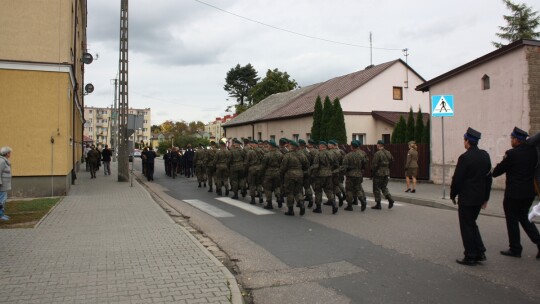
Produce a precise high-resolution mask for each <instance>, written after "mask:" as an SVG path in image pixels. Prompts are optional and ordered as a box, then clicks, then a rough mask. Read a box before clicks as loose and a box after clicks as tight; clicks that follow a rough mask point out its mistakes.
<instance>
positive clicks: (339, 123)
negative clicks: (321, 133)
mask: <svg viewBox="0 0 540 304" xmlns="http://www.w3.org/2000/svg"><path fill="white" fill-rule="evenodd" d="M331 130H332V133H330V134H332V135H333V138H332V139H335V140H336V141H337V142H338V143H340V144H347V128H346V127H345V116H344V115H343V109H342V108H341V103H340V102H339V98H337V97H336V99H334V113H333V115H332V129H331Z"/></svg>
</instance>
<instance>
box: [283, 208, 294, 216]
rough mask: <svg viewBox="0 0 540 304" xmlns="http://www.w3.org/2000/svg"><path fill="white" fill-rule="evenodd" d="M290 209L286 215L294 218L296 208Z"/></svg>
mask: <svg viewBox="0 0 540 304" xmlns="http://www.w3.org/2000/svg"><path fill="white" fill-rule="evenodd" d="M288 208H289V211H287V212H285V215H290V216H294V210H293V208H294V207H288Z"/></svg>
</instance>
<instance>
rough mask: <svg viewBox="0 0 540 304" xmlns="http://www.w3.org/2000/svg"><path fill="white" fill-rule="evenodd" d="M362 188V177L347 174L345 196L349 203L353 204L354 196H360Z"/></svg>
mask: <svg viewBox="0 0 540 304" xmlns="http://www.w3.org/2000/svg"><path fill="white" fill-rule="evenodd" d="M360 189H362V177H360V176H347V179H346V180H345V198H346V200H347V203H349V204H352V202H353V200H354V197H355V196H358V192H360ZM362 192H363V190H362Z"/></svg>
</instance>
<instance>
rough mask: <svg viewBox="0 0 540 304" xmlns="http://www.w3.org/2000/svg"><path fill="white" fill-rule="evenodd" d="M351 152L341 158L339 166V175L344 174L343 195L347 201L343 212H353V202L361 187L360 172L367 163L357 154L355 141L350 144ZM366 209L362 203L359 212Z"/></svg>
mask: <svg viewBox="0 0 540 304" xmlns="http://www.w3.org/2000/svg"><path fill="white" fill-rule="evenodd" d="M351 146H352V151H351V152H349V153H347V155H345V157H344V158H343V163H342V165H341V170H340V171H341V174H345V176H346V180H345V193H346V200H347V207H345V210H347V211H353V207H352V205H353V201H354V198H355V197H356V196H357V195H358V193H359V191H360V189H361V187H362V186H361V185H362V170H363V168H364V167H365V164H366V163H367V159H366V158H363V157H362V155H361V154H360V153H358V152H357V150H358V147H359V146H360V143H359V142H357V141H356V140H353V141H352V142H351ZM365 209H366V205H365V203H362V207H361V211H364V210H365Z"/></svg>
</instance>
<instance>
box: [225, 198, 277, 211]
mask: <svg viewBox="0 0 540 304" xmlns="http://www.w3.org/2000/svg"><path fill="white" fill-rule="evenodd" d="M216 199H217V200H219V201H222V202H224V203H225V204H229V205H231V206H234V207H237V208H240V209H243V210H245V211H247V212H251V213H253V214H256V215H267V214H274V212H272V211H268V210H266V209H263V208H261V207H256V206H252V205H250V204H247V203H244V202H240V201H237V200H235V199H232V198H230V197H218V198H216Z"/></svg>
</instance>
